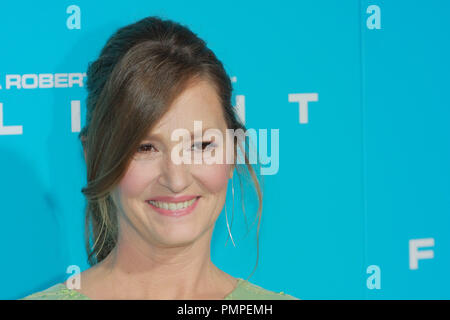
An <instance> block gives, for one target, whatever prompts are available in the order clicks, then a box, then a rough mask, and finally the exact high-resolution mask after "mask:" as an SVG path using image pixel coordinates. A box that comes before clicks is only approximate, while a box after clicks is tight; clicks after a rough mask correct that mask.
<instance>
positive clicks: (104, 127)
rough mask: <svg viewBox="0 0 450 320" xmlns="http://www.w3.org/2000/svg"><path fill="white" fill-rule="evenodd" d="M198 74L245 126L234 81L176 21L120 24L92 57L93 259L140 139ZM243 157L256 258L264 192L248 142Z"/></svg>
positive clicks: (112, 222)
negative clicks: (250, 186)
mask: <svg viewBox="0 0 450 320" xmlns="http://www.w3.org/2000/svg"><path fill="white" fill-rule="evenodd" d="M193 79H207V80H208V81H209V82H210V83H211V84H212V85H214V87H215V89H216V91H217V93H218V96H219V98H220V101H221V104H222V107H223V114H224V117H225V122H226V124H227V126H228V128H229V129H235V130H237V129H242V130H244V132H245V131H246V128H245V126H244V125H243V124H242V123H241V122H240V121H239V119H238V117H237V116H236V113H235V111H234V108H233V107H232V104H231V94H232V85H231V81H230V77H229V76H228V75H227V73H226V71H225V69H224V67H223V65H222V63H221V62H220V61H219V60H218V58H217V57H216V56H215V54H214V53H213V52H212V51H211V50H210V49H209V48H208V47H207V45H206V43H205V42H204V41H203V40H201V39H200V38H198V37H197V35H196V34H194V33H193V32H192V31H190V30H189V29H188V28H187V27H185V26H182V25H180V24H178V23H176V22H173V21H171V20H163V19H161V18H159V17H147V18H145V19H142V20H140V21H138V22H136V23H134V24H130V25H128V26H125V27H123V28H120V29H119V30H117V31H116V32H115V33H114V34H113V35H112V36H111V37H110V38H109V40H108V41H107V43H106V45H105V47H104V48H103V49H102V51H101V53H100V56H99V58H98V59H97V60H95V61H94V62H92V63H91V64H89V68H88V71H87V90H88V96H87V102H86V105H87V115H86V125H85V127H84V128H83V129H82V131H81V132H80V135H79V138H80V139H81V142H82V145H83V149H84V151H85V154H86V169H87V186H86V187H85V188H83V189H82V192H83V194H84V195H85V197H86V200H87V205H86V212H85V213H86V216H85V245H86V250H87V253H88V261H89V264H90V265H94V264H96V263H98V262H100V261H102V260H103V259H104V258H106V257H107V256H108V254H109V253H110V252H111V250H113V249H114V247H115V245H116V242H117V236H118V221H117V208H116V206H115V204H114V201H113V199H112V196H111V191H112V190H113V189H114V187H115V186H116V185H117V184H118V183H119V182H120V180H121V178H122V177H123V175H124V174H125V172H126V169H127V168H128V165H129V163H130V162H131V160H132V158H133V155H134V154H135V152H136V150H137V149H138V147H139V144H140V142H141V141H142V139H144V137H145V135H146V134H147V133H148V132H149V130H151V129H152V127H153V126H154V125H155V124H156V122H157V121H158V120H159V119H161V117H162V116H163V115H164V114H165V113H166V112H167V111H168V108H169V106H170V105H171V102H172V101H174V99H175V98H176V97H177V96H178V95H179V94H180V93H181V92H182V91H183V90H184V89H185V88H186V87H187V86H188V85H189V83H190V82H191V81H192V80H193ZM235 140H236V138H235ZM235 142H236V141H235ZM238 143H240V142H239V141H238ZM235 145H236V143H235ZM241 150H242V148H241ZM235 151H236V150H235ZM243 156H244V158H245V164H244V165H243V166H245V167H246V168H247V170H248V172H249V173H250V176H251V180H252V181H253V183H254V187H255V191H256V193H257V196H258V200H259V206H258V211H257V218H258V228H257V246H258V247H257V260H258V256H259V241H258V238H259V226H260V221H261V212H262V191H261V187H260V185H259V182H258V178H257V176H256V173H255V170H254V169H253V167H252V164H251V163H249V161H248V153H247V150H245V148H244V152H243ZM240 167H241V166H240V165H236V169H237V173H238V176H239V182H240V185H241V192H243V187H242V179H241V174H243V173H244V171H246V170H245V168H244V169H242V168H240ZM243 200H244V197H242V207H243V210H244V215H245V209H244V204H243ZM91 240H92V241H93V243H92V244H91ZM256 265H257V263H256ZM256 265H255V268H256Z"/></svg>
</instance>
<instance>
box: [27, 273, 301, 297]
mask: <svg viewBox="0 0 450 320" xmlns="http://www.w3.org/2000/svg"><path fill="white" fill-rule="evenodd" d="M20 300H91V299H90V298H89V297H87V296H85V295H83V294H81V293H79V292H78V291H76V290H72V289H68V288H67V287H66V286H65V284H63V283H58V284H55V285H54V286H52V287H50V288H48V289H45V290H43V291H40V292H36V293H33V294H31V295H29V296H26V297H24V298H22V299H20ZM225 300H299V299H298V298H295V297H293V296H291V295H288V294H286V293H284V292H274V291H270V290H266V289H263V288H261V287H259V286H257V285H255V284H253V283H251V282H249V281H247V280H244V279H241V278H238V283H237V286H236V288H234V290H233V291H232V292H231V293H230V294H228V295H227V296H226V297H225Z"/></svg>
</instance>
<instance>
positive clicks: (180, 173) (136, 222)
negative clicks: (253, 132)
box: [113, 81, 233, 247]
mask: <svg viewBox="0 0 450 320" xmlns="http://www.w3.org/2000/svg"><path fill="white" fill-rule="evenodd" d="M194 120H196V121H202V123H201V126H202V129H203V131H204V130H205V129H207V128H215V129H218V130H220V132H222V136H223V139H222V140H223V141H222V142H220V140H216V141H214V143H215V144H216V145H217V146H216V147H214V144H212V145H210V146H209V147H208V144H207V143H205V142H209V141H211V140H212V139H205V137H204V136H203V135H202V134H200V135H199V136H198V137H200V139H203V141H202V142H203V145H202V144H201V143H197V142H200V139H193V140H192V141H191V144H190V145H191V146H192V145H194V146H193V148H192V149H191V151H192V155H193V154H194V153H197V154H201V155H202V156H203V157H207V155H206V154H205V152H204V150H207V149H208V148H210V149H209V151H210V152H211V151H212V150H213V149H216V150H218V149H219V148H221V149H222V153H223V159H222V160H221V162H219V163H214V164H207V163H205V161H204V159H203V161H202V163H200V164H198V163H194V161H192V162H191V164H176V163H175V162H174V161H173V158H172V156H171V155H172V150H173V148H174V147H175V146H176V145H179V144H180V141H181V140H175V141H172V139H171V136H172V132H173V131H174V130H176V129H180V128H182V129H186V130H187V131H189V132H190V133H191V134H192V135H193V137H194ZM226 129H227V127H226V123H225V120H224V118H223V112H222V107H221V104H220V100H219V97H218V95H217V93H216V91H215V89H214V87H212V86H211V85H210V84H209V83H208V82H206V81H200V82H196V83H195V84H193V85H192V86H190V87H188V88H187V89H186V90H185V91H183V93H182V94H181V95H180V96H178V97H177V99H176V100H175V101H174V102H173V104H172V105H171V106H170V109H169V111H168V112H167V113H166V114H165V115H164V117H163V118H162V119H161V120H160V121H159V122H158V123H157V124H156V125H155V127H154V129H153V130H152V131H151V132H149V134H148V137H147V138H146V139H145V140H143V141H142V143H141V148H140V151H138V153H137V154H136V156H135V157H134V158H133V160H132V161H131V164H130V166H129V167H128V169H127V171H126V173H125V176H124V177H123V179H122V180H121V181H120V183H119V185H118V186H117V188H116V189H115V190H114V193H113V196H114V197H115V199H116V201H118V205H119V207H120V209H121V210H119V211H121V212H120V213H119V228H120V234H121V236H126V237H127V238H129V237H130V236H131V237H136V236H137V237H138V238H140V239H144V240H145V241H147V242H148V243H151V244H153V245H157V246H162V247H175V246H181V245H187V244H190V243H192V242H194V241H195V240H197V239H198V238H199V237H201V236H202V235H205V233H206V232H208V231H211V232H212V229H213V227H214V223H215V221H216V219H217V218H218V216H219V214H220V212H221V210H222V208H223V205H224V202H225V197H226V191H227V185H228V180H229V179H230V178H231V177H232V174H233V165H232V164H227V162H226V150H227V148H226V145H227V141H228V140H227V139H226ZM197 130H198V128H196V132H199V131H197ZM200 132H201V131H200ZM213 140H214V139H213ZM228 143H230V142H228ZM211 148H213V149H211ZM185 149H186V148H185ZM188 149H189V148H188ZM228 149H230V150H232V148H228ZM214 152H216V151H214ZM229 152H232V151H229ZM180 154H181V153H180ZM219 154H220V153H219ZM209 155H211V153H209ZM192 159H193V156H192ZM180 196H193V197H196V198H198V199H197V200H195V202H194V204H193V205H192V206H193V207H192V208H193V210H190V211H191V212H190V213H188V214H184V215H180V216H175V215H173V214H171V213H172V211H170V203H171V202H172V205H173V203H174V202H178V200H177V199H173V198H176V197H180ZM159 197H169V198H168V199H165V200H166V201H159V202H158V203H155V202H154V199H158V198H159ZM171 197H173V198H172V199H171ZM152 199H153V200H152ZM149 200H152V202H150V203H149ZM159 200H161V199H159ZM165 204H167V206H168V207H165V208H166V209H164V206H165ZM155 206H157V207H159V206H163V209H162V210H161V209H158V208H156V207H155ZM172 208H173V207H172ZM192 208H191V209H192ZM168 210H169V211H168ZM182 210H183V209H182ZM164 212H165V213H169V214H168V215H165V214H164ZM184 213H185V212H184Z"/></svg>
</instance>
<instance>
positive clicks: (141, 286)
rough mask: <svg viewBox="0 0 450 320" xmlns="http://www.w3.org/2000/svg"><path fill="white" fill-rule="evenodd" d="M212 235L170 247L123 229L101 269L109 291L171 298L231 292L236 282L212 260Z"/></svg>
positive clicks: (133, 295)
mask: <svg viewBox="0 0 450 320" xmlns="http://www.w3.org/2000/svg"><path fill="white" fill-rule="evenodd" d="M122 230H123V229H122ZM127 231H129V230H127ZM125 235H126V236H125ZM211 237H212V229H211V230H208V231H207V232H205V233H204V234H203V235H201V236H200V237H199V238H198V239H196V240H195V241H193V242H192V243H189V244H185V245H183V246H176V247H175V246H172V247H171V246H162V245H157V244H149V242H148V241H145V240H143V239H142V238H141V237H139V236H138V235H137V234H136V233H134V234H133V233H132V232H123V233H122V235H119V239H118V243H117V245H116V247H115V249H114V250H113V251H112V252H111V253H110V254H109V255H108V257H107V258H106V259H105V260H104V261H102V262H101V263H100V264H99V265H98V268H99V271H100V270H101V274H103V275H105V280H106V282H107V283H108V284H107V286H108V287H109V289H108V291H110V292H111V294H112V295H116V296H127V297H130V298H132V299H133V298H135V299H170V300H174V299H194V298H195V297H199V298H201V299H205V298H206V297H205V296H212V295H216V296H217V295H219V296H220V294H221V292H222V293H223V292H224V290H225V292H231V290H232V289H233V287H234V285H235V281H234V280H233V279H232V277H230V276H229V275H227V274H225V273H224V272H222V271H221V270H219V269H218V268H217V267H216V266H215V265H214V264H213V263H212V261H211V259H210V243H211ZM224 288H225V289H224ZM223 296H225V295H223Z"/></svg>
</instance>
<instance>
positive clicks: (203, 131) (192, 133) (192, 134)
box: [145, 127, 222, 141]
mask: <svg viewBox="0 0 450 320" xmlns="http://www.w3.org/2000/svg"><path fill="white" fill-rule="evenodd" d="M180 129H181V128H180ZM209 129H217V130H219V131H221V132H222V130H220V129H219V128H215V127H206V128H203V130H202V136H203V135H204V134H205V131H207V130H209ZM190 134H191V140H194V132H190ZM145 138H146V139H148V140H159V141H161V140H162V139H161V135H160V134H150V135H147V136H146V137H145Z"/></svg>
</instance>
